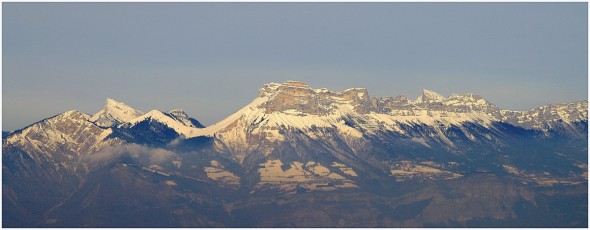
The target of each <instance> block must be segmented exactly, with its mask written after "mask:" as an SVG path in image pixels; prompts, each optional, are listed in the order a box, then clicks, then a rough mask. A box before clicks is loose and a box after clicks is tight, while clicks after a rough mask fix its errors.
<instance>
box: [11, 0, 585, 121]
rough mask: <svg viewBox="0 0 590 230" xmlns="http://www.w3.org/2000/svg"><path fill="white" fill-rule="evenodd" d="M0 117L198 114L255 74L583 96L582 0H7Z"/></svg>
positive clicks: (236, 95)
mask: <svg viewBox="0 0 590 230" xmlns="http://www.w3.org/2000/svg"><path fill="white" fill-rule="evenodd" d="M2 8H3V9H2V11H3V16H2V20H3V22H2V27H3V29H2V33H3V54H2V57H3V63H2V65H3V72H2V130H15V129H20V128H23V127H25V126H27V125H29V124H32V123H34V122H36V121H39V120H41V119H44V118H47V117H50V116H53V115H56V114H59V113H62V112H64V111H67V110H74V109H75V110H78V111H81V112H84V113H88V114H93V113H95V112H97V111H99V110H100V109H101V108H102V107H103V105H104V102H105V99H106V98H113V99H116V100H118V101H121V102H124V103H126V104H128V105H130V106H132V107H134V108H136V109H139V110H142V111H144V112H148V111H150V110H152V109H158V110H162V111H168V110H171V109H176V108H181V109H184V110H185V111H186V112H187V113H188V114H189V116H191V117H194V118H196V119H197V120H199V121H200V122H202V123H203V124H205V125H211V124H213V123H215V122H217V121H220V120H222V119H224V118H225V117H227V116H228V115H230V114H232V113H233V112H235V111H237V110H238V109H240V108H241V107H243V106H244V105H246V104H248V103H249V102H250V101H251V100H253V99H254V98H255V97H256V96H257V91H258V89H259V88H260V87H262V85H263V84H266V83H269V82H284V81H286V80H298V81H303V82H307V83H309V84H310V86H311V87H312V88H329V89H331V90H334V91H340V90H344V89H347V88H353V87H362V88H367V89H368V91H369V94H370V96H372V97H375V96H397V95H400V94H405V95H406V96H408V97H410V98H415V97H417V96H418V95H419V94H420V91H421V89H431V90H434V91H436V92H439V93H441V94H442V95H444V96H449V95H450V94H452V93H465V92H473V93H476V94H479V95H481V96H483V97H484V98H486V99H487V100H489V101H490V102H492V103H494V104H496V105H497V106H498V107H500V108H502V109H512V110H528V109H532V108H534V107H538V106H542V105H546V104H549V103H564V102H572V101H578V100H585V99H587V96H588V37H587V34H588V31H587V30H588V25H587V14H588V12H587V3H3V4H2Z"/></svg>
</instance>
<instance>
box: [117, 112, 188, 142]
mask: <svg viewBox="0 0 590 230" xmlns="http://www.w3.org/2000/svg"><path fill="white" fill-rule="evenodd" d="M145 120H152V121H157V122H159V123H162V124H164V125H166V126H168V127H169V128H171V129H174V131H176V132H177V133H178V134H181V135H184V136H185V137H192V136H196V135H195V134H196V133H199V129H198V128H195V127H189V126H186V125H185V124H184V123H182V122H180V121H178V120H176V119H174V118H172V117H171V116H169V115H167V114H165V113H163V112H161V111H159V110H152V111H150V112H148V113H146V114H145V115H143V116H140V117H137V118H135V119H133V120H131V121H129V122H128V123H127V124H124V125H129V126H134V125H136V124H137V123H140V122H142V121H145Z"/></svg>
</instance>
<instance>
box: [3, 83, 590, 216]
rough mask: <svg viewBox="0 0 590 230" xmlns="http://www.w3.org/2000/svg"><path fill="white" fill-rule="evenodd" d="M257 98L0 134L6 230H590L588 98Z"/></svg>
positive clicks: (111, 113) (266, 91)
mask: <svg viewBox="0 0 590 230" xmlns="http://www.w3.org/2000/svg"><path fill="white" fill-rule="evenodd" d="M253 97H254V99H253V100H252V102H251V103H249V104H248V105H245V106H244V107H243V108H242V109H240V110H238V111H237V112H235V113H234V114H232V115H230V116H228V117H226V118H220V119H219V120H220V121H219V122H217V123H215V124H213V125H211V126H208V127H205V126H203V125H202V124H201V123H200V122H199V121H198V120H197V119H195V118H192V117H190V116H189V115H188V114H186V113H185V112H184V111H183V110H181V109H175V110H172V111H168V112H162V111H159V110H152V111H149V112H147V113H144V112H141V111H139V110H136V109H134V108H132V107H131V106H129V105H126V104H125V103H122V102H117V101H115V100H113V99H107V101H106V103H105V105H104V107H103V108H102V109H101V110H100V111H99V112H97V113H96V114H94V115H90V114H84V113H82V112H78V111H68V112H64V113H62V114H58V115H56V116H54V117H50V118H47V119H44V120H41V121H39V122H36V123H34V124H32V125H30V126H27V127H24V128H23V129H21V130H17V131H14V132H10V133H4V132H3V138H2V152H3V154H2V163H3V164H2V175H3V176H2V177H3V178H2V185H3V190H2V200H3V202H2V203H3V206H2V213H3V214H2V215H3V216H2V217H3V218H2V221H3V222H2V224H3V226H4V227H587V226H588V219H587V217H588V211H587V210H588V209H587V208H588V207H587V203H588V200H587V197H588V190H587V186H588V165H587V161H588V134H587V133H588V102H587V101H586V100H584V101H578V102H570V103H563V104H553V105H546V106H543V107H539V108H533V109H531V110H528V111H509V110H503V109H501V108H500V107H498V106H497V105H494V104H493V103H492V102H490V101H488V100H486V99H485V98H483V97H481V96H479V95H476V94H474V93H461V94H452V95H450V96H444V95H441V94H439V93H436V92H434V91H432V90H423V91H422V94H421V95H420V96H419V97H418V98H416V99H409V98H407V97H406V96H404V95H399V96H392V97H370V95H369V92H368V91H367V89H364V88H353V89H348V90H344V91H341V92H336V91H331V90H329V89H314V88H311V87H310V86H309V85H308V84H306V83H303V82H298V81H287V82H284V83H269V84H266V85H264V86H262V87H261V88H260V89H259V91H258V95H253ZM196 115H197V116H198V114H196Z"/></svg>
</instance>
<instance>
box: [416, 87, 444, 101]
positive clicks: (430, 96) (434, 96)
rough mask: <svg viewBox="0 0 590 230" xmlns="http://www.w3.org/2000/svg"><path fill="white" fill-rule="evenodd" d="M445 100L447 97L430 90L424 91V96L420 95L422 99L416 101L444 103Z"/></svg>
mask: <svg viewBox="0 0 590 230" xmlns="http://www.w3.org/2000/svg"><path fill="white" fill-rule="evenodd" d="M444 99H445V97H444V96H442V95H440V94H439V93H437V92H434V91H432V90H428V89H423V90H422V95H420V97H418V99H417V100H416V101H418V102H429V101H442V100H444Z"/></svg>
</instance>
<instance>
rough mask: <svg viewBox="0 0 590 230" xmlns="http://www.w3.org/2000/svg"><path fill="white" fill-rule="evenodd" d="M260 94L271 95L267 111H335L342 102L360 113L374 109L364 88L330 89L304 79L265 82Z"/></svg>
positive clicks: (325, 112) (315, 112) (307, 112)
mask: <svg viewBox="0 0 590 230" xmlns="http://www.w3.org/2000/svg"><path fill="white" fill-rule="evenodd" d="M259 96H260V97H269V99H268V101H267V102H266V103H264V104H263V105H262V106H261V107H263V108H264V109H265V111H266V113H268V114H270V113H273V112H285V111H287V110H295V111H297V112H301V113H305V114H311V115H327V114H331V113H335V111H336V110H338V109H339V108H340V107H341V106H346V105H349V106H353V107H354V109H355V111H357V112H358V113H368V112H370V111H371V104H370V100H369V93H368V92H367V90H366V89H363V88H353V89H348V90H345V91H343V92H333V91H329V90H327V89H312V88H310V87H309V85H307V84H306V83H303V82H298V81H286V82H284V83H282V84H278V83H271V84H266V85H265V86H264V87H263V88H262V89H260V92H259Z"/></svg>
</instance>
